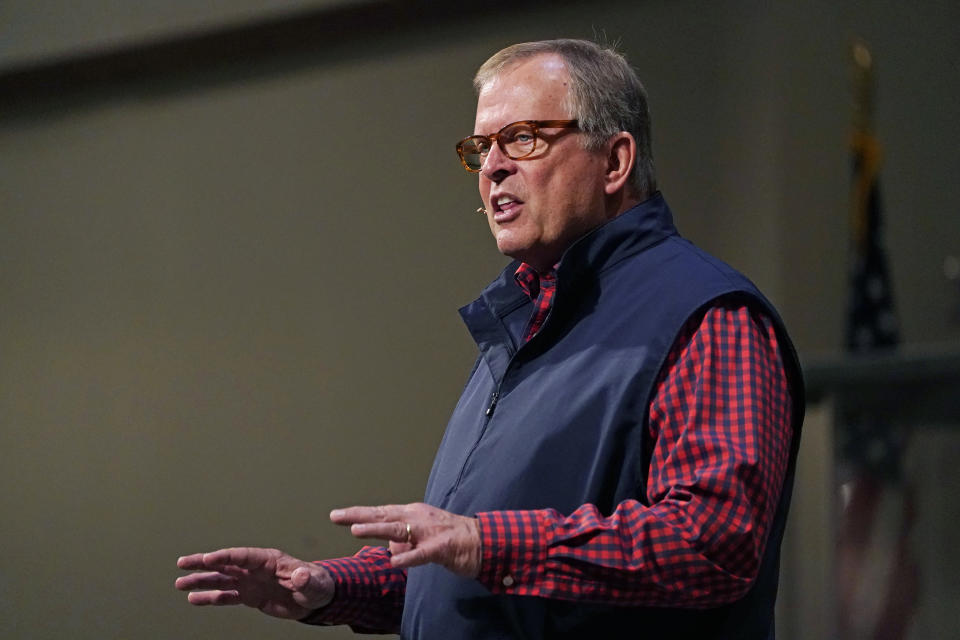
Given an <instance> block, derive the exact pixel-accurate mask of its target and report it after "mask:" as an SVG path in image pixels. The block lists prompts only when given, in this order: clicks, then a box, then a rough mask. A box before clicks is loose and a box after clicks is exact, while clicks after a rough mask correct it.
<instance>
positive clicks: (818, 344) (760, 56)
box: [0, 0, 960, 638]
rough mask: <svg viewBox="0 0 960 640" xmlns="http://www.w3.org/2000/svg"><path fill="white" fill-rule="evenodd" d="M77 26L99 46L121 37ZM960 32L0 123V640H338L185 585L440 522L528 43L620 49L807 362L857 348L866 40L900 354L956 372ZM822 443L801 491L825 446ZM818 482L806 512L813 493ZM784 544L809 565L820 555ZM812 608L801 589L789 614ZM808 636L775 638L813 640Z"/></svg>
mask: <svg viewBox="0 0 960 640" xmlns="http://www.w3.org/2000/svg"><path fill="white" fill-rule="evenodd" d="M31 4H32V3H16V2H14V3H8V4H5V7H6V8H5V9H4V11H5V12H7V17H8V18H9V19H10V20H12V19H13V18H17V16H20V18H21V19H20V20H19V22H16V24H18V25H21V27H20V28H19V30H18V31H17V32H16V37H17V38H19V39H20V40H19V41H16V40H8V41H7V42H8V43H10V42H12V43H13V44H8V45H7V47H8V48H7V50H6V52H7V53H9V52H11V51H20V52H22V51H25V50H26V49H27V48H24V47H23V46H22V43H23V42H28V41H30V38H31V33H30V30H29V29H30V25H31V24H37V23H36V21H34V22H31V21H30V20H28V19H24V18H23V16H25V15H26V14H24V13H18V12H22V11H26V9H23V8H22V7H26V6H27V5H31ZM154 4H156V7H157V10H158V11H161V9H160V5H162V4H165V3H154ZM290 4H291V5H294V4H296V3H290ZM306 4H309V3H304V6H305V5H306ZM319 4H323V3H319ZM254 5H255V3H250V8H249V10H250V13H249V14H247V15H257V11H258V10H259V9H257V7H256V6H254ZM721 5H722V6H721ZM77 6H79V5H77ZM86 6H88V9H89V13H88V14H85V15H86V18H87V22H86V23H87V24H89V23H92V22H91V20H90V16H91V15H92V16H96V12H97V11H102V10H104V9H103V8H102V7H98V6H97V3H94V2H90V3H89V5H86ZM171 6H172V5H171ZM178 6H179V5H178ZM191 7H193V3H189V4H183V6H182V7H181V8H180V9H179V10H182V11H184V12H189V11H192V10H193V9H192V8H191ZM74 10H79V9H74ZM163 11H167V12H169V11H170V9H169V7H168V8H167V9H165V10H163ZM197 11H198V15H200V14H202V17H203V19H204V20H214V19H219V18H220V17H221V16H218V15H216V12H212V13H211V10H210V9H204V8H200V9H197ZM11 12H12V15H13V18H10V16H11ZM183 15H184V14H177V16H176V19H175V20H172V22H171V23H172V24H175V25H185V21H184V19H183ZM211 15H212V16H213V17H212V18H211V17H210V16H211ZM223 18H224V19H227V18H229V19H234V18H235V16H225V17H223ZM958 18H960V9H958V8H957V7H956V6H954V5H952V4H949V3H927V4H925V5H923V6H921V7H920V8H910V7H904V6H901V5H895V4H893V3H858V2H851V1H848V2H843V3H836V2H826V1H822V2H821V1H815V0H810V1H808V2H803V3H791V4H790V5H789V6H786V3H776V4H774V5H773V6H769V5H768V4H767V3H754V2H746V1H740V2H729V3H707V2H691V1H686V2H655V1H651V2H643V3H619V2H603V3H582V4H581V3H571V4H569V5H563V6H562V7H560V8H557V7H554V8H552V9H549V10H537V9H535V8H533V9H518V10H517V12H516V14H515V16H513V17H511V18H509V19H508V18H507V17H506V16H505V15H503V13H502V12H501V11H498V12H497V13H496V14H495V15H490V16H489V17H482V18H480V19H474V18H471V20H470V22H469V24H468V25H465V24H459V23H458V24H452V23H449V22H442V23H440V24H436V25H434V24H431V23H430V20H429V19H425V20H424V24H423V26H422V27H417V28H411V29H409V30H404V31H398V32H397V31H391V30H390V29H389V25H384V30H383V32H382V34H380V35H377V36H376V37H375V38H373V37H371V36H370V33H369V32H366V35H365V37H364V38H362V39H358V41H357V42H356V43H355V44H354V45H351V46H348V47H344V48H342V49H338V50H337V51H336V52H334V53H330V54H328V55H325V54H315V55H313V54H312V55H305V56H302V57H300V58H297V59H282V60H279V61H278V60H274V61H271V62H269V63H247V62H245V61H242V60H238V61H237V64H236V66H235V67H232V68H229V69H225V70H220V71H217V72H215V73H194V72H191V70H190V69H184V72H183V75H182V77H178V78H174V79H172V80H166V81H164V82H162V83H157V84H152V85H143V84H134V85H131V86H127V87H117V88H115V89H112V90H107V91H102V92H99V93H94V94H87V95H84V96H82V98H81V99H69V100H68V99H65V100H62V101H56V100H54V101H45V102H43V103H39V104H37V105H36V106H29V105H28V106H26V107H24V106H23V105H20V106H18V107H17V108H15V109H4V110H2V111H0V307H2V309H3V316H2V320H0V487H3V491H2V493H0V514H2V515H0V540H2V542H3V552H2V553H0V636H3V637H10V638H21V637H22V638H61V637H71V638H103V637H184V638H191V637H198V638H199V637H203V638H236V637H274V636H277V635H280V634H284V635H286V636H288V637H294V636H298V635H303V636H304V637H306V636H307V635H308V634H309V635H311V636H312V635H314V634H317V633H321V634H324V637H331V638H332V637H341V634H342V632H341V631H339V630H332V631H330V630H322V631H321V630H313V629H307V628H301V627H300V626H298V625H293V624H285V623H282V622H276V621H271V620H267V619H263V617H262V616H259V615H256V614H254V613H253V612H248V611H242V612H241V611H224V610H216V611H212V610H195V609H192V608H189V607H188V606H187V605H186V604H185V602H184V598H183V596H182V594H179V593H178V592H176V591H174V590H173V588H172V582H173V580H174V578H175V577H176V575H177V574H178V572H177V571H176V569H175V567H174V561H175V559H176V557H177V556H178V555H180V554H182V553H187V552H191V551H198V550H206V549H210V548H214V547H219V546H222V545H233V544H254V545H268V546H278V547H280V548H284V549H286V550H288V551H290V552H291V553H294V554H296V555H300V556H301V557H306V558H319V557H325V556H327V555H332V554H346V553H350V552H351V551H352V550H353V549H355V548H356V545H355V543H354V542H353V541H352V540H351V539H350V538H349V536H348V535H347V534H346V533H345V532H343V531H339V530H336V529H334V528H333V527H332V526H331V525H329V524H328V523H327V520H326V513H327V512H328V511H329V509H331V508H333V507H334V506H341V505H346V504H353V503H380V502H386V501H411V500H416V499H418V498H419V497H420V495H421V492H422V489H423V484H424V481H425V478H426V474H427V472H428V470H429V465H430V462H431V459H432V455H433V451H434V449H435V447H436V444H437V443H438V441H439V438H440V435H441V433H442V430H443V426H444V424H445V420H446V416H447V415H448V413H449V411H450V409H451V408H452V406H453V403H454V402H455V400H456V397H457V394H458V392H459V389H460V387H461V385H462V383H463V381H464V379H465V376H466V374H467V371H468V369H469V367H470V365H471V363H472V360H473V353H474V351H473V348H472V346H471V343H470V341H469V338H468V336H467V334H466V332H465V331H464V330H463V328H462V326H461V324H460V322H459V318H458V317H457V314H456V312H455V311H456V308H457V307H458V306H459V305H461V304H464V303H466V302H467V301H469V300H470V299H472V297H473V296H474V295H475V294H476V292H477V291H478V290H479V289H480V288H481V287H482V286H483V285H484V284H485V283H486V282H487V281H489V280H490V279H491V278H492V277H493V276H494V275H495V273H496V272H497V270H498V269H499V268H500V266H501V265H502V264H503V259H502V258H501V257H500V256H499V255H498V254H497V253H496V251H495V248H494V247H493V245H492V242H491V240H490V238H489V233H488V231H487V230H486V228H485V226H484V224H483V222H482V221H481V219H480V218H479V217H478V216H476V214H474V213H473V210H474V209H475V208H476V206H477V205H478V204H479V201H478V197H477V195H476V191H475V189H476V186H475V179H473V178H471V177H470V176H468V175H466V174H465V173H464V172H463V171H462V169H461V168H460V167H459V164H458V162H457V161H456V158H455V155H454V153H453V143H454V142H455V141H456V140H457V139H459V138H460V137H462V136H464V135H466V134H467V133H469V132H470V131H471V127H472V122H473V107H474V97H473V95H472V91H471V88H470V77H471V76H472V73H473V71H474V70H475V68H476V67H477V66H478V65H479V64H480V62H482V61H483V59H485V58H486V56H488V55H489V54H490V53H492V52H493V51H495V50H497V49H498V48H500V47H501V46H503V45H505V44H508V43H511V42H514V41H519V40H528V39H537V38H543V37H557V36H577V37H584V36H585V37H589V36H591V35H592V34H593V33H595V32H600V33H606V34H607V37H608V38H609V39H611V40H619V41H620V42H621V48H622V49H623V50H624V51H625V52H626V53H627V55H628V58H629V59H630V60H631V62H632V63H633V64H634V65H635V66H636V67H637V68H638V70H639V72H640V75H641V77H642V78H643V79H644V81H645V83H646V84H647V87H648V89H649V91H650V94H651V101H652V108H653V117H654V126H655V154H656V156H657V160H658V166H659V171H660V184H661V187H662V189H663V190H664V192H665V194H666V195H667V197H668V199H669V200H670V202H671V204H672V206H673V208H674V211H675V214H676V215H677V218H678V224H679V226H680V229H681V231H683V232H685V233H686V234H687V235H688V236H690V237H691V238H692V239H694V240H695V241H697V242H698V243H700V244H701V245H703V246H705V247H706V248H708V249H710V250H712V251H714V252H716V253H718V254H719V255H720V256H721V257H723V258H725V259H727V260H729V261H730V262H732V263H733V264H734V265H735V266H737V267H739V268H741V269H743V270H744V271H745V272H747V273H748V274H749V275H750V276H751V277H753V278H754V279H755V280H756V281H757V282H758V284H760V286H761V287H762V288H764V289H765V290H766V291H767V292H768V293H769V294H770V296H771V297H772V298H773V300H774V301H775V302H776V303H777V304H778V305H779V306H780V307H781V309H782V311H783V313H784V315H785V318H786V320H787V323H788V325H789V326H791V328H792V330H793V332H794V334H795V337H796V340H797V343H798V345H799V347H800V348H801V351H802V353H804V354H810V353H814V352H818V351H824V350H836V349H837V348H838V346H839V344H840V336H841V329H842V326H843V305H844V291H845V282H846V277H845V266H846V257H845V249H846V244H845V237H846V228H847V221H846V215H847V209H846V207H847V178H848V168H847V160H848V158H847V155H846V149H845V142H846V136H847V124H848V120H849V92H848V88H847V66H846V64H847V58H846V53H847V52H846V47H847V45H848V41H849V38H850V36H851V35H852V34H854V33H859V34H861V35H863V36H864V37H865V38H867V40H868V41H870V42H871V44H872V45H873V47H874V53H875V55H876V57H877V58H878V60H879V62H878V64H879V74H880V82H881V94H880V102H879V112H878V124H879V129H880V132H881V135H882V137H883V141H884V143H885V144H886V156H887V164H886V167H885V169H884V187H885V191H886V197H885V199H886V205H887V206H886V210H887V215H888V217H887V220H888V228H887V239H888V244H889V247H890V252H891V257H892V263H893V271H894V278H895V286H896V293H897V297H898V302H899V308H900V312H901V316H902V320H903V325H904V334H905V339H906V341H907V342H908V343H910V344H912V345H917V344H921V343H925V344H926V343H952V344H957V342H958V341H960V329H958V326H957V324H956V323H954V322H952V319H951V315H950V314H951V310H952V309H953V306H954V305H956V304H957V295H956V294H955V292H953V291H952V290H951V289H950V287H949V284H948V283H947V282H946V280H945V279H944V278H943V276H942V273H941V265H942V262H943V259H944V257H945V256H946V255H948V254H957V253H960V223H958V218H957V216H956V213H957V203H958V202H960V197H958V196H960V193H958V189H960V187H958V186H957V185H958V183H957V181H956V178H955V176H956V175H958V173H960V171H958V169H960V166H958V165H960V162H958V160H957V157H958V156H957V153H956V150H957V149H958V148H960V127H958V125H957V123H956V120H955V115H956V112H957V105H958V96H960V74H958V73H957V68H958V60H960V51H958V41H957V37H956V33H957V26H958ZM79 22H80V23H83V20H79ZM24 25H25V26H24ZM129 25H130V26H129V29H128V31H127V33H128V34H134V35H137V34H139V33H140V31H139V29H140V28H141V25H142V18H141V17H140V16H138V17H136V19H134V18H130V22H129ZM38 28H39V27H38ZM178 28H180V27H178ZM182 28H183V29H187V27H186V26H182ZM68 32H69V30H68ZM89 33H90V34H91V35H90V36H89V38H92V39H94V40H95V39H96V38H95V34H96V30H91V31H90V32H89ZM119 33H120V36H118V37H121V36H123V34H124V30H123V29H120V30H119ZM131 37H132V36H131ZM85 38H86V37H85ZM85 38H81V39H80V40H83V41H84V42H88V43H89V42H91V40H90V39H85ZM121 39H122V38H121ZM18 42H19V43H20V44H18ZM51 43H52V44H51V48H50V49H49V51H62V50H69V49H71V47H73V46H81V45H76V43H69V42H68V43H67V44H65V45H64V46H63V47H59V45H58V42H57V41H56V38H54V40H51ZM60 44H62V42H61V43H60ZM93 44H94V45H97V44H98V43H95V42H94V43H93ZM54 45H58V46H54ZM17 47H21V48H19V49H18V48H17ZM41 49H43V48H42V47H41V48H39V49H36V50H37V51H40V50H41ZM41 54H43V51H40V53H37V54H36V55H41ZM31 55H34V54H31ZM15 59H16V56H13V55H12V54H11V55H9V56H7V57H4V56H3V55H0V65H2V64H4V63H6V64H8V65H9V64H11V62H10V61H11V60H15ZM0 100H2V98H0ZM0 105H2V102H0ZM815 424H817V423H815ZM810 443H811V446H813V445H816V446H817V447H819V449H816V450H814V451H813V452H812V453H808V454H807V455H808V456H810V458H811V460H815V459H816V457H817V456H818V455H821V454H822V453H823V451H825V450H827V449H826V448H827V447H829V443H828V442H825V441H824V439H823V438H818V437H816V436H813V437H811V438H810ZM821 468H822V465H821V464H819V463H818V464H816V465H814V466H813V469H814V470H816V469H821ZM811 473H813V471H811ZM803 474H804V471H803V470H802V471H801V476H800V479H799V485H798V489H797V490H798V492H803V491H805V488H806V487H810V488H811V491H816V490H819V489H818V488H819V487H821V485H822V484H823V479H822V477H820V476H817V477H810V478H809V479H805V477H804V475H803ZM793 535H794V537H796V538H797V540H798V542H797V544H799V545H801V547H800V549H801V551H799V552H797V553H796V554H795V555H797V557H800V558H802V557H803V555H804V550H803V548H802V545H803V544H807V543H810V544H820V545H822V544H823V542H822V541H820V542H819V543H817V542H816V539H817V536H810V537H807V536H802V535H800V534H798V533H794V534H793ZM811 540H813V542H810V541H811ZM819 548H820V547H814V548H812V549H810V550H807V552H808V553H816V552H817V549H819ZM799 579H800V578H798V577H796V576H795V575H791V573H790V572H789V569H788V570H787V571H785V574H784V577H783V580H784V582H786V583H787V584H788V585H792V586H793V587H794V588H793V589H791V588H790V586H788V587H787V588H785V590H784V593H785V598H787V599H789V598H790V597H791V593H793V594H794V596H796V594H797V593H798V590H797V589H796V588H795V586H796V585H795V582H796V580H799ZM791 580H793V581H794V582H790V581H791ZM789 605H790V602H789V600H788V601H787V602H786V603H785V607H786V608H787V609H789ZM788 615H789V614H788ZM791 625H793V626H791ZM797 625H798V623H796V622H790V621H789V620H788V621H787V623H786V624H785V626H786V629H785V631H786V633H785V634H784V637H796V638H799V637H812V636H809V635H803V634H802V632H797V631H796V630H795V629H796V628H799V626H797ZM791 629H794V634H795V635H790V631H791Z"/></svg>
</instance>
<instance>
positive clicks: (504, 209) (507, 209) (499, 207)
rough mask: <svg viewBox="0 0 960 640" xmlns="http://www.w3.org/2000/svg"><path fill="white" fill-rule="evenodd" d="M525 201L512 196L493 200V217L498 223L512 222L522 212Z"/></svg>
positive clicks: (504, 195) (498, 197) (500, 196)
mask: <svg viewBox="0 0 960 640" xmlns="http://www.w3.org/2000/svg"><path fill="white" fill-rule="evenodd" d="M522 204H523V201H522V200H520V199H519V198H517V197H516V196H514V195H511V194H503V195H499V196H497V197H496V198H493V217H494V220H496V221H497V222H505V221H508V220H512V219H513V218H514V217H516V215H517V214H518V213H519V212H520V205H522Z"/></svg>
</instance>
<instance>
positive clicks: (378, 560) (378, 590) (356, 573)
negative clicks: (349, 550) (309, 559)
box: [301, 547, 407, 633]
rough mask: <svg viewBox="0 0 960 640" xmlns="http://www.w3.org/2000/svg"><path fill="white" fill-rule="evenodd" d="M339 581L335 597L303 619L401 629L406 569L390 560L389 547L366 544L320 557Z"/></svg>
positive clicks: (362, 629)
mask: <svg viewBox="0 0 960 640" xmlns="http://www.w3.org/2000/svg"><path fill="white" fill-rule="evenodd" d="M317 564H318V565H320V566H322V567H323V568H324V569H326V570H327V571H329V572H330V574H331V575H332V576H333V579H334V582H335V583H336V591H335V593H334V596H333V600H332V601H331V602H330V604H328V605H327V606H326V607H324V608H323V609H320V610H318V611H316V612H314V613H313V614H311V615H310V616H307V617H306V618H304V619H303V620H302V621H301V622H305V623H307V624H318V625H335V624H336V625H339V624H347V625H350V627H351V628H352V629H353V630H354V631H356V632H357V633H400V617H401V615H402V614H403V594H404V592H405V590H406V585H407V572H406V571H405V570H403V569H396V568H394V567H393V566H391V564H390V552H389V551H388V550H387V548H386V547H364V548H363V549H361V550H360V551H359V552H357V554H356V555H354V556H350V557H347V558H337V559H334V560H321V561H319V562H317Z"/></svg>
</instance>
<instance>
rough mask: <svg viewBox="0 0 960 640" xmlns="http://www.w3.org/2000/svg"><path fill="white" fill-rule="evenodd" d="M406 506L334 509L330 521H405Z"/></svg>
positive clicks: (391, 505) (347, 522)
mask: <svg viewBox="0 0 960 640" xmlns="http://www.w3.org/2000/svg"><path fill="white" fill-rule="evenodd" d="M404 506H405V505H396V504H385V505H380V506H378V507H347V508H346V509H334V510H333V511H331V512H330V519H331V520H332V521H333V522H335V523H337V524H356V523H363V522H389V521H391V520H403V513H404Z"/></svg>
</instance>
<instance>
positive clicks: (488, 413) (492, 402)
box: [484, 387, 500, 418]
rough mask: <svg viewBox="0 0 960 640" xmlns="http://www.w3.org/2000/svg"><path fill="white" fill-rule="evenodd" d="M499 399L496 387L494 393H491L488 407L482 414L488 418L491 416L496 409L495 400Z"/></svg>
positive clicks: (498, 390)
mask: <svg viewBox="0 0 960 640" xmlns="http://www.w3.org/2000/svg"><path fill="white" fill-rule="evenodd" d="M499 398H500V388H499V387H498V388H497V390H496V391H494V392H493V395H492V396H490V406H488V407H487V410H486V411H485V412H484V413H485V414H486V416H487V417H488V418H489V417H491V416H492V415H493V412H494V410H495V409H496V408H497V400H498V399H499Z"/></svg>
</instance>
